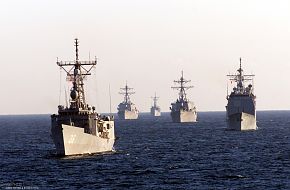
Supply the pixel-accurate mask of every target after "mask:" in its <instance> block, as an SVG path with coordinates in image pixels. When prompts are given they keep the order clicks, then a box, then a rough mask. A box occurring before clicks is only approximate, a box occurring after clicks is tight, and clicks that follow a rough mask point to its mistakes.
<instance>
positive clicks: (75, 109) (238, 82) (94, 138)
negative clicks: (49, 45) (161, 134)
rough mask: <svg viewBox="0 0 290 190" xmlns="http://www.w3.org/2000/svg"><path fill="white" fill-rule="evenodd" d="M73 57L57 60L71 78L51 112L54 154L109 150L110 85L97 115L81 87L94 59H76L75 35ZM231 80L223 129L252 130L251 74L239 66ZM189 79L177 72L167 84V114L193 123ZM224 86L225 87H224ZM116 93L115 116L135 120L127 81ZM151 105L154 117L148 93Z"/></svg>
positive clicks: (111, 133)
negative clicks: (174, 94)
mask: <svg viewBox="0 0 290 190" xmlns="http://www.w3.org/2000/svg"><path fill="white" fill-rule="evenodd" d="M74 43H75V60H74V61H59V60H58V59H57V66H58V67H60V68H61V69H62V70H64V71H65V73H66V79H67V80H68V81H69V82H71V84H72V87H71V89H70V98H69V103H67V102H68V101H67V98H66V106H63V105H59V106H58V113H57V114H53V115H51V137H52V140H53V142H54V144H55V148H56V153H57V155H61V156H66V155H77V154H90V153H102V152H110V151H113V150H114V147H113V146H114V143H115V131H114V127H115V126H114V125H115V123H114V117H113V116H112V114H111V89H110V86H109V93H110V115H108V116H105V115H103V116H102V115H100V114H99V113H97V112H96V109H95V107H94V106H90V105H89V104H87V101H86V98H85V97H86V96H85V95H86V93H85V88H84V85H85V84H84V79H85V77H87V76H89V75H91V70H92V69H93V68H95V66H96V64H97V60H96V59H95V60H93V61H91V60H89V61H80V60H79V49H78V47H79V41H78V39H75V42H74ZM227 76H228V77H229V79H230V81H231V82H234V83H235V87H234V88H233V89H232V91H231V93H230V95H228V93H227V97H226V99H227V101H228V103H227V105H226V115H227V129H229V130H238V131H243V130H256V129H257V125H256V96H255V95H254V88H253V78H254V75H245V74H244V71H243V69H242V60H241V58H240V67H239V68H238V70H237V73H236V74H234V75H227ZM190 82H191V80H186V79H185V78H184V75H183V71H182V72H181V77H180V78H179V79H178V80H174V83H175V84H177V85H176V86H173V87H171V88H172V89H174V90H178V98H177V99H176V101H174V102H173V103H171V107H170V110H171V111H170V116H171V119H172V121H173V122H175V123H194V122H196V121H197V109H196V106H195V104H194V103H193V102H192V101H190V100H189V99H188V98H187V94H186V91H187V90H189V89H191V88H193V86H191V85H187V84H188V83H190ZM227 88H228V87H227ZM120 90H121V91H120V92H119V94H121V95H123V96H124V99H123V101H122V102H121V103H120V104H119V105H118V108H117V109H118V117H119V119H121V120H136V119H138V117H139V110H138V109H137V107H136V105H135V104H134V103H133V102H132V101H131V98H130V96H131V95H133V94H135V92H134V91H133V90H134V89H133V88H131V87H129V86H128V84H127V82H126V84H125V86H124V87H123V88H120ZM151 98H152V100H153V105H152V106H151V109H150V113H151V115H152V116H154V117H158V116H161V109H160V107H159V106H158V104H157V101H158V99H159V97H157V96H156V92H155V95H154V97H151Z"/></svg>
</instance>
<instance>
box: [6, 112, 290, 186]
mask: <svg viewBox="0 0 290 190" xmlns="http://www.w3.org/2000/svg"><path fill="white" fill-rule="evenodd" d="M257 115H258V116H257V117H258V123H257V124H258V127H259V129H258V130H257V131H251V132H234V131H226V130H225V127H226V123H225V113H224V112H205V113H199V118H198V119H199V122H197V123H194V124H176V123H171V122H170V117H169V114H168V113H165V114H164V115H163V116H162V117H160V118H153V117H151V116H150V115H148V114H143V115H141V116H140V119H139V120H136V121H119V120H118V119H116V136H117V137H119V138H118V140H117V141H116V143H115V149H116V152H114V153H111V154H101V155H100V154H99V155H87V156H75V157H66V158H58V157H55V156H54V145H53V143H52V140H51V138H50V117H49V115H25V116H0V159H1V162H0V171H1V173H0V188H3V189H13V188H14V189H20V188H23V189H25V188H26V189H205V190H207V189H254V190H257V189H261V190H264V189H273V190H277V189H290V111H269V112H258V113H257Z"/></svg>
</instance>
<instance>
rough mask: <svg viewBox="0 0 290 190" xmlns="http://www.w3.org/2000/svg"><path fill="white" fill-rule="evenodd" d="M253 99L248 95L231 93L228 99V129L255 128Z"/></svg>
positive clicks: (242, 129)
mask: <svg viewBox="0 0 290 190" xmlns="http://www.w3.org/2000/svg"><path fill="white" fill-rule="evenodd" d="M255 104H256V103H255V99H254V97H252V96H248V95H232V96H230V98H229V99H228V105H227V106H226V109H227V124H228V127H227V128H228V129H229V130H237V131H244V130H256V129H257V125H256V106H255Z"/></svg>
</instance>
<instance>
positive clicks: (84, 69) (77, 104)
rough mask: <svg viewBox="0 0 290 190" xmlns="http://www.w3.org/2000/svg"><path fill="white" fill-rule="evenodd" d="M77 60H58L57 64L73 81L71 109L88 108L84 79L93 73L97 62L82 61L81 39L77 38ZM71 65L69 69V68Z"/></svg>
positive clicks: (68, 78) (69, 79) (68, 79)
mask: <svg viewBox="0 0 290 190" xmlns="http://www.w3.org/2000/svg"><path fill="white" fill-rule="evenodd" d="M74 46H75V51H76V59H75V61H58V60H57V65H58V66H59V67H61V68H62V69H63V70H64V71H65V72H66V74H67V81H71V82H72V85H73V87H72V88H71V90H70V97H71V100H70V109H76V110H78V111H79V110H87V109H88V105H87V104H86V99H85V92H84V79H85V77H86V76H87V75H91V73H90V71H91V70H92V69H93V68H94V67H95V65H96V64H97V60H96V59H95V60H94V61H80V60H79V50H78V46H79V41H78V39H77V38H76V39H75V45H74ZM67 67H69V69H67Z"/></svg>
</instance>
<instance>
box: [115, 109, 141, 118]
mask: <svg viewBox="0 0 290 190" xmlns="http://www.w3.org/2000/svg"><path fill="white" fill-rule="evenodd" d="M118 116H119V118H120V119H122V120H133V119H138V116H139V114H138V112H137V111H128V110H125V111H119V112H118Z"/></svg>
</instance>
